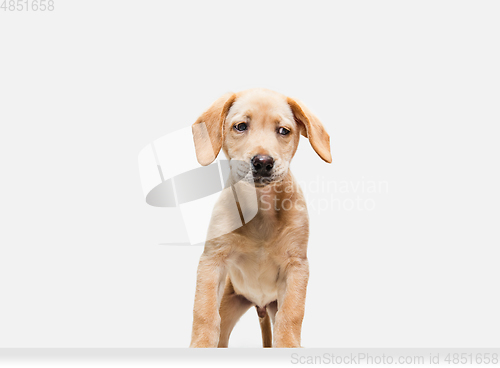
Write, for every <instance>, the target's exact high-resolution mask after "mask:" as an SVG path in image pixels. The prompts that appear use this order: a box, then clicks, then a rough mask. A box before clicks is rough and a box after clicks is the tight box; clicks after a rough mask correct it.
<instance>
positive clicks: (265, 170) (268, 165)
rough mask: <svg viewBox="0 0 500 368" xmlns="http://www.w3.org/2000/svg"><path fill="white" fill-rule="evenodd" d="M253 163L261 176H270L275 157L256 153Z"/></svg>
mask: <svg viewBox="0 0 500 368" xmlns="http://www.w3.org/2000/svg"><path fill="white" fill-rule="evenodd" d="M252 165H253V168H254V170H255V172H256V174H258V175H259V176H269V175H270V174H271V170H272V169H273V166H274V159H273V158H272V157H271V156H267V155H255V156H254V157H253V158H252Z"/></svg>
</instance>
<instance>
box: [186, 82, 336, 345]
mask: <svg viewBox="0 0 500 368" xmlns="http://www.w3.org/2000/svg"><path fill="white" fill-rule="evenodd" d="M203 123H204V125H205V126H206V130H204V129H199V127H200V126H202V125H203ZM301 134H302V135H304V136H305V137H308V138H309V141H310V143H311V145H312V147H313V148H314V150H315V151H316V152H317V153H318V155H319V156H320V157H321V158H322V159H323V160H324V161H326V162H331V160H332V159H331V154H330V137H329V136H328V134H327V132H326V131H325V129H324V127H323V125H322V124H321V122H320V121H319V119H318V118H317V117H316V116H314V115H313V114H312V113H311V112H310V111H309V110H308V109H307V108H306V107H305V106H304V105H303V104H301V103H300V102H298V101H296V100H293V99H291V98H287V97H286V96H283V95H281V94H279V93H276V92H273V91H270V90H266V89H251V90H247V91H243V92H239V93H229V94H226V95H224V96H222V97H221V98H219V99H218V100H217V101H216V102H215V103H214V104H213V105H212V106H211V107H210V108H209V109H208V110H207V111H206V112H205V113H203V114H202V115H201V116H200V118H199V119H198V120H197V121H196V123H194V124H193V137H194V142H195V147H196V155H197V158H198V161H199V162H200V164H202V165H208V164H210V163H211V162H212V161H213V160H214V159H215V157H216V156H217V154H218V153H219V151H220V149H221V148H222V150H223V151H224V153H225V155H226V157H227V158H228V159H229V160H230V162H236V163H237V165H231V176H230V179H229V180H230V183H229V184H231V185H232V184H235V183H236V182H238V181H240V182H247V183H250V182H251V183H252V186H249V188H250V191H253V192H254V193H255V191H256V192H257V195H256V198H257V203H258V210H257V214H256V215H255V217H253V218H252V220H251V221H249V222H247V223H246V224H245V225H244V226H242V227H240V228H238V229H236V230H234V231H231V232H229V233H226V234H224V232H225V231H224V229H225V228H226V227H227V226H228V222H230V221H231V219H230V217H231V216H228V215H227V214H228V213H229V212H230V209H229V206H230V203H231V200H233V199H232V198H231V196H232V195H231V191H227V190H226V191H224V192H223V193H222V194H221V196H220V198H219V200H218V202H217V204H216V206H215V208H214V211H213V214H212V219H211V223H210V228H209V231H208V233H209V236H208V238H209V239H210V238H211V236H210V234H224V235H221V236H218V237H215V238H212V239H210V240H208V241H207V242H206V243H205V249H204V251H203V254H202V255H201V258H200V263H199V266H198V275H197V285H196V294H195V303H194V311H193V331H192V339H191V347H227V346H228V340H229V335H230V334H231V331H232V329H233V327H234V326H235V324H236V322H237V321H238V320H239V318H240V317H241V316H242V315H243V314H244V313H245V312H246V311H247V310H248V309H249V308H250V307H251V306H256V307H257V313H258V315H259V319H260V324H261V329H262V338H263V346H264V347H271V346H272V347H300V333H301V327H302V319H303V317H304V307H305V298H306V288H307V282H308V278H309V266H308V261H307V242H308V237H309V224H308V214H307V209H306V206H305V202H304V197H303V194H302V191H301V189H300V188H299V186H298V185H297V184H296V182H295V179H294V177H293V176H292V174H291V172H290V170H289V165H290V161H291V160H292V157H293V156H294V154H295V152H296V150H297V146H298V143H299V138H300V135H301ZM245 165H246V167H245ZM253 185H255V189H254V186H253ZM244 192H245V190H244V189H243V190H240V192H238V200H239V202H240V203H239V204H241V206H240V211H241V208H245V206H244V203H243V202H244V201H245V200H246V199H245V198H246V196H245V194H244ZM254 197H255V194H254ZM232 203H234V200H233V202H232ZM233 206H234V205H233ZM270 319H271V321H272V323H273V330H274V334H273V335H274V336H273V338H271V323H270Z"/></svg>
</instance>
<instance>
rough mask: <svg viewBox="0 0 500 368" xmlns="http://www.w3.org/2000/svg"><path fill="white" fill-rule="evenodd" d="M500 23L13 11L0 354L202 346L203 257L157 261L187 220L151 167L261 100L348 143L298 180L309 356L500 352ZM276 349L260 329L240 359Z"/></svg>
mask: <svg viewBox="0 0 500 368" xmlns="http://www.w3.org/2000/svg"><path fill="white" fill-rule="evenodd" d="M499 12H500V4H498V2H494V1H481V2H473V1H468V2H464V1H420V2H416V1H414V2H401V1H378V2H369V1H356V2H352V1H338V2H337V1H335V2H334V1H314V2H306V1H301V2H297V1H252V2H249V1H248V2H230V1H225V2H220V1H209V2H208V1H207V2H201V1H200V2H191V1H186V2H180V1H176V2H174V1H170V2H165V1H159V0H158V1H141V2H139V1H89V0H87V1H80V2H77V1H63V0H55V10H54V11H52V12H43V13H42V12H8V11H3V10H1V11H0V41H1V43H0V73H1V78H0V123H1V128H2V133H1V135H0V150H1V151H0V152H1V158H2V159H1V160H2V167H1V170H2V172H1V178H2V180H1V189H2V190H1V191H0V201H1V202H0V203H1V206H0V216H1V218H0V219H1V224H2V225H1V231H0V347H187V346H188V345H189V340H190V334H191V318H192V317H191V313H192V307H193V300H194V287H195V274H196V267H197V263H198V258H199V255H200V254H201V252H202V247H200V246H191V247H189V246H166V245H160V243H162V242H164V241H165V240H166V239H168V240H169V241H172V240H176V239H178V241H179V242H184V241H186V238H187V235H186V231H185V229H184V227H183V223H182V221H181V219H180V217H179V213H178V212H177V210H175V209H161V208H153V207H151V206H148V205H147V204H146V202H145V200H144V198H143V196H142V190H141V186H140V179H139V172H138V166H137V156H138V153H139V151H140V150H141V149H142V148H143V147H144V146H146V145H147V144H149V143H151V142H152V141H154V140H155V139H157V138H159V137H161V136H163V135H165V134H168V133H170V132H173V131H175V130H177V129H180V128H183V127H186V126H189V125H190V124H192V123H193V122H194V121H195V120H196V118H197V117H198V115H199V114H201V112H202V111H203V110H204V109H206V108H207V107H208V106H209V105H210V104H211V103H212V102H213V101H214V100H215V99H216V98H217V97H219V96H220V95H221V94H223V93H225V92H228V91H239V90H242V89H246V88H251V87H266V88H270V89H273V90H276V91H278V92H281V93H283V94H286V95H290V96H293V97H296V98H298V99H300V100H302V101H303V102H304V103H306V104H307V105H308V107H309V108H310V109H311V110H312V111H313V112H315V113H316V115H318V116H319V117H320V118H321V119H322V121H323V123H324V124H325V126H326V128H327V130H328V131H329V133H330V135H331V141H332V153H333V163H332V164H331V165H328V164H326V163H324V162H323V161H321V160H320V159H319V158H318V157H317V156H316V155H315V153H314V151H313V150H312V149H311V147H310V145H309V142H308V141H307V140H306V139H302V141H301V144H300V147H299V150H298V152H297V155H296V157H295V160H294V162H293V166H292V168H293V172H294V175H295V176H296V177H297V179H298V180H299V181H300V182H305V183H311V182H313V186H310V187H309V188H308V189H306V192H308V198H309V200H310V206H309V207H310V208H309V209H310V217H311V237H310V243H309V259H310V265H311V279H310V284H309V289H308V298H307V304H306V317H305V320H304V327H303V341H302V342H303V345H304V346H306V347H391V348H395V347H440V348H444V347H468V348H473V347H494V346H499V345H500V344H499V343H500V340H499V338H500V336H499V334H498V331H499V328H500V317H499V314H498V310H500V298H499V294H498V280H499V276H500V269H499V267H498V262H499V251H498V248H499V246H500V242H499V241H500V234H499V231H498V225H499V220H500V215H499V211H498V209H499V204H500V195H499V190H498V188H499V185H500V173H499V170H498V169H499V165H498V161H499V157H500V146H499V144H498V139H499V129H498V125H499V123H500V120H499V119H500V109H499V108H498V102H499V97H500V90H499V85H500V68H499V67H498V66H499V65H500V52H499V47H498V45H499V41H500V40H499V38H500V23H499V22H498V19H499V14H500V13H499ZM173 159H175V158H173ZM314 183H316V184H314ZM321 183H329V184H328V185H327V186H326V188H321V186H320V184H321ZM374 183H375V184H374ZM314 185H316V187H315V186H314ZM373 185H376V188H378V189H376V190H374V191H373V192H372V191H370V190H369V187H370V186H373ZM363 188H364V189H363ZM352 203H354V204H356V203H360V204H361V205H362V206H365V207H354V208H353V207H351V204H352ZM260 345H261V341H260V332H259V327H258V322H257V317H256V313H255V312H254V311H253V310H250V311H249V312H248V313H247V314H246V315H245V316H244V317H243V319H242V320H241V322H240V323H239V324H238V325H237V326H236V328H235V330H234V332H233V335H232V340H231V341H230V346H234V347H259V346H260Z"/></svg>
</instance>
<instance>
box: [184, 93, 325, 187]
mask: <svg viewBox="0 0 500 368" xmlns="http://www.w3.org/2000/svg"><path fill="white" fill-rule="evenodd" d="M301 134H302V135H304V136H305V137H308V138H309V140H310V142H311V145H312V147H313V148H314V150H315V151H316V152H317V153H318V155H319V156H320V157H321V158H322V159H323V160H324V161H326V162H331V161H332V157H331V154H330V137H329V136H328V133H327V132H326V131H325V129H324V127H323V124H321V122H320V121H319V119H318V118H317V117H316V116H314V115H313V114H312V113H311V112H310V111H309V110H308V109H307V108H306V107H305V106H304V105H303V104H301V103H300V102H298V101H296V100H294V99H291V98H289V97H285V96H283V95H281V94H279V93H276V92H273V91H270V90H266V89H251V90H247V91H243V92H240V93H229V94H226V95H224V96H222V97H221V98H219V99H218V100H217V101H216V102H215V103H214V104H213V105H212V106H211V107H210V108H209V109H208V110H207V111H206V112H205V113H203V114H202V115H201V116H200V117H199V118H198V120H197V121H196V122H195V123H194V124H193V137H194V143H195V147H196V156H197V158H198V162H199V163H200V164H202V165H208V164H210V163H211V162H212V161H213V160H214V159H215V158H216V157H217V155H218V154H219V151H220V149H221V148H222V149H223V151H224V153H225V154H226V156H227V158H228V159H229V160H231V168H232V170H231V173H232V175H233V178H234V179H236V180H242V179H243V180H246V181H254V182H255V185H256V186H265V185H267V184H270V183H273V182H278V181H281V180H282V179H283V178H284V176H285V175H286V174H287V172H288V168H289V166H290V161H291V160H292V157H293V155H294V154H295V152H296V150H297V146H298V144H299V138H300V135H301Z"/></svg>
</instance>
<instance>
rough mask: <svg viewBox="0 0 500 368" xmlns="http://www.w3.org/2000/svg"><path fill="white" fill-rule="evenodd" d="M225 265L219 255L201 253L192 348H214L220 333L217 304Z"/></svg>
mask: <svg viewBox="0 0 500 368" xmlns="http://www.w3.org/2000/svg"><path fill="white" fill-rule="evenodd" d="M226 273H227V271H226V267H225V265H224V264H223V262H222V260H221V257H220V256H217V255H209V254H207V253H203V254H202V255H201V258H200V263H199V265H198V275H197V281H196V293H195V300H194V309H193V332H192V335H191V345H190V347H192V348H216V347H217V344H218V342H219V334H220V320H221V318H220V315H219V305H220V301H221V298H222V291H223V290H224V284H225V278H226Z"/></svg>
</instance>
